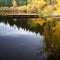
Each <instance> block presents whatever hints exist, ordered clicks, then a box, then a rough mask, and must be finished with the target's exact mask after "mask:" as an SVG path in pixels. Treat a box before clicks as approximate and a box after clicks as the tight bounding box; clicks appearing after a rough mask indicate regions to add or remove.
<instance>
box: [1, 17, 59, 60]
mask: <svg viewBox="0 0 60 60" xmlns="http://www.w3.org/2000/svg"><path fill="white" fill-rule="evenodd" d="M0 22H3V23H5V24H7V23H8V24H9V25H10V26H14V25H16V26H17V28H18V29H19V28H20V27H21V28H23V29H26V30H29V31H32V32H35V33H36V34H37V33H39V34H41V35H43V36H44V40H43V43H44V45H43V47H40V48H38V49H37V55H39V56H41V55H43V54H44V55H45V57H46V58H45V57H44V58H45V59H46V60H59V58H60V19H59V18H32V19H31V18H7V17H0Z"/></svg>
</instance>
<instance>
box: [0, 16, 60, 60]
mask: <svg viewBox="0 0 60 60" xmlns="http://www.w3.org/2000/svg"><path fill="white" fill-rule="evenodd" d="M59 27H60V18H7V17H0V60H59V57H60V28H59Z"/></svg>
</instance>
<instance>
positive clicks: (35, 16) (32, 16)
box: [6, 14, 39, 18]
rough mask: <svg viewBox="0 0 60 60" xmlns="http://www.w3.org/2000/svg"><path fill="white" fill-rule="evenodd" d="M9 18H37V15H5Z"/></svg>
mask: <svg viewBox="0 0 60 60" xmlns="http://www.w3.org/2000/svg"><path fill="white" fill-rule="evenodd" d="M6 16H7V17H11V18H39V15H38V14H7V15H6Z"/></svg>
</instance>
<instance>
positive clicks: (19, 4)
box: [0, 0, 27, 7]
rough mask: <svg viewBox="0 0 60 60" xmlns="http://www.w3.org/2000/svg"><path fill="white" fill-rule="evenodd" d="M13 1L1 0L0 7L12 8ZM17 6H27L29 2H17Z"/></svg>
mask: <svg viewBox="0 0 60 60" xmlns="http://www.w3.org/2000/svg"><path fill="white" fill-rule="evenodd" d="M12 1H13V0H0V7H1V6H2V7H5V6H9V7H10V6H12ZM16 2H17V5H18V6H21V5H26V4H27V0H16Z"/></svg>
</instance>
